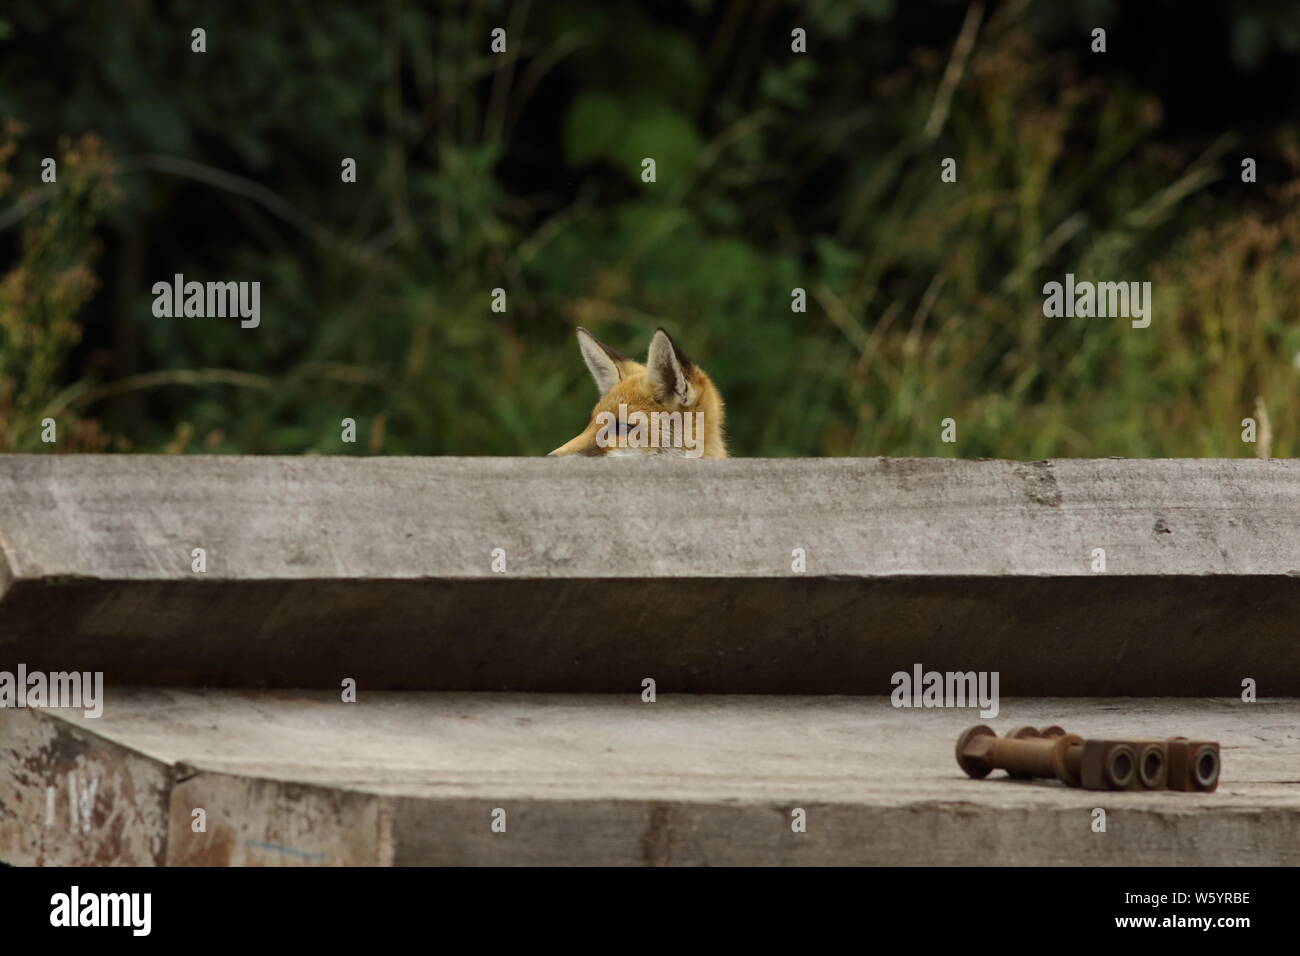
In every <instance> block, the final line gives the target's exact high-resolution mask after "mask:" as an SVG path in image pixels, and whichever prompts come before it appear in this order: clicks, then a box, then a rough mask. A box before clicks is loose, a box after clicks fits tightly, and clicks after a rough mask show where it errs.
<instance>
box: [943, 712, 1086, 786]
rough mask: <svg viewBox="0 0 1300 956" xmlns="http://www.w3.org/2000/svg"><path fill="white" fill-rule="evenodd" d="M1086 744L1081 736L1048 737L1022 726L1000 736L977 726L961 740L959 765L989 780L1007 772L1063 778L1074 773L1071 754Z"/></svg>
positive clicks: (1020, 775)
mask: <svg viewBox="0 0 1300 956" xmlns="http://www.w3.org/2000/svg"><path fill="white" fill-rule="evenodd" d="M1082 744H1083V740H1082V738H1080V737H1075V736H1073V735H1067V736H1064V737H1055V738H1045V737H1041V736H1039V734H1038V731H1037V730H1035V729H1034V728H1032V727H1018V728H1016V729H1015V730H1013V731H1012V732H1011V733H1010V734H1008V735H1007V736H1006V737H998V736H997V734H995V733H994V732H993V729H992V728H990V727H989V726H988V725H986V724H977V725H975V726H974V727H971V728H969V729H968V730H966V731H965V732H964V733H963V734H962V735H961V736H960V737H959V738H957V765H958V766H959V767H961V769H962V770H964V771H965V772H966V774H967V775H968V776H970V777H974V778H976V779H979V778H982V777H987V776H988V775H989V774H990V773H992V772H993V771H994V770H1005V771H1006V772H1007V773H1008V774H1010V775H1011V776H1012V777H1016V778H1018V779H1022V780H1023V779H1028V778H1031V777H1048V778H1052V777H1060V776H1061V772H1062V770H1063V769H1064V772H1065V773H1066V774H1067V776H1068V775H1069V774H1070V770H1069V763H1070V762H1069V760H1068V759H1067V752H1068V751H1069V750H1070V749H1071V748H1072V747H1073V748H1075V749H1077V748H1078V747H1079V746H1081V745H1082Z"/></svg>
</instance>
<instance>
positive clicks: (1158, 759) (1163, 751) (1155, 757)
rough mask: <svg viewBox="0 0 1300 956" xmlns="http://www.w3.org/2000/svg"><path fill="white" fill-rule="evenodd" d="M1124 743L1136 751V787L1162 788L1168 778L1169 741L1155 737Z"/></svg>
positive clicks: (1144, 788) (1146, 788)
mask: <svg viewBox="0 0 1300 956" xmlns="http://www.w3.org/2000/svg"><path fill="white" fill-rule="evenodd" d="M1126 743H1130V744H1132V745H1133V749H1134V750H1136V751H1137V787H1136V788H1135V789H1142V790H1164V789H1166V784H1167V783H1168V779H1169V742H1168V741H1166V740H1155V739H1149V740H1148V739H1135V740H1128V741H1126Z"/></svg>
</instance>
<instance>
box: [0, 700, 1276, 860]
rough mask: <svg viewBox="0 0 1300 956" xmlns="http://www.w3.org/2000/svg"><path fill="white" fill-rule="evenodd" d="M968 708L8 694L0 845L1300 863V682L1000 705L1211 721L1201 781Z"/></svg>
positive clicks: (97, 850) (138, 853) (1108, 720)
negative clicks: (971, 751) (78, 704)
mask: <svg viewBox="0 0 1300 956" xmlns="http://www.w3.org/2000/svg"><path fill="white" fill-rule="evenodd" d="M978 722H980V721H979V718H978V716H977V715H976V714H975V713H974V712H972V711H965V710H956V709H931V710H913V709H895V708H893V707H891V706H890V705H889V703H888V701H887V699H884V698H848V697H835V696H818V697H782V696H774V695H773V696H723V697H710V696H688V695H668V696H663V697H661V698H660V699H659V700H658V701H657V702H655V703H643V702H642V701H641V699H640V697H639V696H638V695H637V694H622V695H595V696H574V695H528V694H427V693H415V692H406V693H382V692H373V693H366V692H364V691H363V692H362V694H361V696H360V698H359V699H358V702H357V703H354V704H344V703H341V702H340V701H339V698H338V695H337V694H333V693H326V692H317V691H311V692H292V691H242V690H234V691H230V690H226V691H217V690H210V691H193V690H184V689H149V688H136V689H126V688H118V689H111V690H110V693H109V694H108V695H107V702H106V706H105V711H104V716H103V717H101V718H99V719H97V720H95V719H86V718H85V717H83V716H81V714H80V713H79V712H72V711H27V710H0V861H5V862H9V863H17V864H30V863H38V862H45V863H49V862H63V863H76V862H85V861H94V862H106V861H109V860H113V861H115V862H121V863H144V864H147V863H170V864H173V865H184V864H227V863H234V864H246V865H277V866H278V865H324V864H342V863H364V864H374V865H390V864H395V865H401V864H424V863H452V864H524V863H547V864H580V863H586V864H707V863H712V864H725V863H731V864H760V865H762V864H777V863H784V864H831V863H839V864H996V865H1004V864H1005V865H1012V864H1014V865H1066V864H1096V865H1111V864H1138V865H1141V864H1150V865H1209V864H1214V865H1242V864H1286V865H1296V864H1297V863H1300V701H1296V700H1265V701H1261V702H1259V703H1256V704H1243V703H1240V702H1239V701H1237V700H1233V699H1188V700H1174V699H1168V698H1163V699H1110V700H1090V699H1080V698H1067V699H1044V698H1032V699H1016V700H1004V701H1003V708H1002V714H1001V716H1000V717H999V719H997V720H995V721H990V722H989V723H990V724H991V726H993V727H994V728H995V729H996V730H998V731H999V732H1005V731H1006V730H1007V729H1008V728H1010V727H1011V726H1013V725H1016V724H1034V725H1043V724H1047V723H1059V724H1062V725H1063V726H1065V727H1066V728H1067V729H1068V730H1070V731H1072V732H1077V733H1080V734H1083V735H1084V736H1105V735H1120V734H1125V735H1131V736H1142V735H1150V736H1169V735H1174V734H1183V735H1188V736H1192V737H1202V738H1208V739H1216V740H1219V741H1220V742H1221V743H1222V745H1223V777H1222V785H1221V787H1220V789H1219V790H1218V791H1217V792H1215V793H1210V794H1196V793H1175V792H1148V793H1097V792H1089V791H1083V790H1072V789H1068V788H1065V787H1063V786H1061V785H1059V784H1056V783H1054V782H1048V781H1038V782H1027V783H1026V782H1018V781H1011V780H1009V779H1007V778H1005V777H1003V776H1002V775H1001V774H1000V773H999V774H995V775H994V776H993V777H990V778H988V779H986V780H983V781H975V780H970V779H968V778H966V777H965V776H964V775H963V774H962V773H961V771H960V770H959V769H958V767H957V765H956V762H955V760H954V758H953V746H954V742H955V740H956V737H957V735H958V733H959V732H960V731H961V730H962V729H964V728H965V727H967V726H969V725H971V724H972V723H978ZM70 781H71V782H70ZM92 782H93V788H92ZM74 786H75V787H78V788H80V793H81V806H82V810H81V811H80V812H79V813H78V814H77V815H76V816H75V817H74V816H72V815H71V812H70V809H69V807H70V794H69V790H70V788H72V787H74ZM88 788H89V789H88ZM87 792H93V800H92V802H91V806H92V812H91V813H90V814H89V815H88V814H87V813H86V812H85V810H84V808H85V796H86V793H87ZM50 794H53V796H52V797H51V796H50ZM196 808H201V809H203V810H204V811H205V813H206V824H207V829H206V832H202V833H198V832H195V831H194V828H193V825H192V824H193V820H194V810H195V809H196ZM498 808H499V809H502V810H504V811H505V814H506V817H505V820H506V831H505V832H504V833H494V832H493V831H492V829H491V822H492V814H493V811H494V810H496V809H498ZM795 808H801V809H803V810H804V811H805V813H806V820H807V832H805V833H794V832H792V830H791V821H792V816H791V813H792V810H794V809H795ZM1096 808H1102V809H1104V810H1105V811H1106V822H1107V828H1106V832H1104V833H1096V832H1093V831H1092V828H1091V826H1092V821H1093V820H1094V814H1093V811H1094V810H1095V809H1096ZM88 821H89V822H88ZM164 829H165V831H166V839H165V840H164V839H162V837H161V836H160V834H161V833H162V831H163V830H164Z"/></svg>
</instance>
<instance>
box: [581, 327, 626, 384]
mask: <svg viewBox="0 0 1300 956" xmlns="http://www.w3.org/2000/svg"><path fill="white" fill-rule="evenodd" d="M578 348H580V349H581V350H582V360H583V361H584V362H586V363H587V368H588V369H589V370H590V371H591V377H592V378H594V379H595V380H596V387H597V388H598V389H600V394H602V395H604V394H605V393H606V392H608V391H609V390H610V389H611V388H613V387H614V386H615V385H617V384H618V383H619V380H620V379H622V377H623V368H622V366H623V363H624V362H626V361H628V357H627V356H626V355H624V354H623V353H621V352H619V351H618V350H616V349H612V348H610V347H609V346H608V345H606V344H604V343H603V342H601V341H600V340H599V339H598V338H596V336H594V335H592V334H591V333H590V332H588V331H587V330H586V329H584V328H583V327H582V326H578Z"/></svg>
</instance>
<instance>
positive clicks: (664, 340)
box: [645, 329, 698, 408]
mask: <svg viewBox="0 0 1300 956" xmlns="http://www.w3.org/2000/svg"><path fill="white" fill-rule="evenodd" d="M694 371H695V366H694V365H693V364H692V363H691V360H690V359H688V358H687V357H686V353H685V352H683V351H682V350H681V349H679V348H678V347H677V343H676V342H674V341H673V340H672V338H670V337H669V335H668V333H667V332H665V331H664V330H663V329H656V330H655V334H654V337H653V338H651V339H650V354H649V355H648V356H647V358H646V360H645V377H646V382H647V384H649V386H650V391H651V393H652V394H653V395H654V397H655V401H657V402H659V403H660V404H663V405H667V406H668V407H669V408H673V407H687V406H690V405H694V404H695V400H696V398H697V397H698V395H697V392H696V388H695V385H694V384H693V383H692V382H691V375H692V374H693V373H694Z"/></svg>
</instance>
